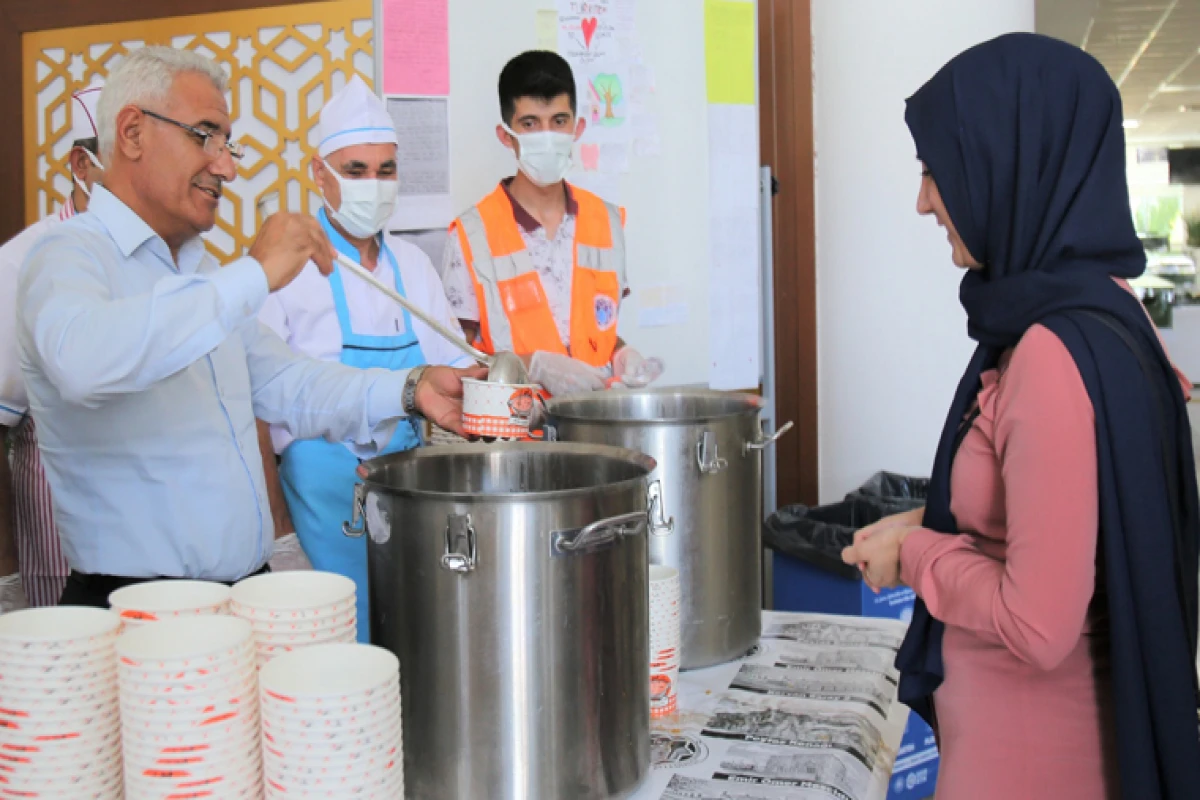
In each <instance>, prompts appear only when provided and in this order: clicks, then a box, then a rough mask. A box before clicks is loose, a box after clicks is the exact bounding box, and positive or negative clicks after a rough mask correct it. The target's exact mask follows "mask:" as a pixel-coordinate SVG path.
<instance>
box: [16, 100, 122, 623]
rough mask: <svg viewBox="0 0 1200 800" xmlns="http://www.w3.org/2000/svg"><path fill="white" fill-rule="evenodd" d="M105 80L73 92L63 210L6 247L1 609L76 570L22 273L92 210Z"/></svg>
mask: <svg viewBox="0 0 1200 800" xmlns="http://www.w3.org/2000/svg"><path fill="white" fill-rule="evenodd" d="M102 88H103V84H101V83H97V84H95V85H92V86H89V87H88V88H86V89H83V90H81V91H78V92H76V93H75V94H73V95H72V96H71V102H70V106H69V107H70V113H71V133H70V137H71V151H70V154H69V155H68V156H67V166H68V168H69V169H70V171H71V192H70V193H69V194H68V195H67V200H66V202H65V203H63V206H62V208H60V209H59V210H58V213H56V214H51V215H50V216H48V217H46V218H44V219H42V220H39V221H38V222H35V223H34V224H33V225H30V226H29V227H28V228H26V229H25V230H24V231H22V232H21V233H19V234H17V235H16V236H15V237H13V238H12V239H11V240H10V241H9V242H7V243H6V244H5V245H4V246H3V247H0V309H3V310H4V311H3V312H0V456H7V450H8V447H9V446H11V449H12V467H11V472H10V468H9V461H8V458H7V457H0V576H5V577H0V611H4V610H10V609H12V608H16V607H19V606H22V605H25V604H26V603H27V604H28V605H30V606H34V607H38V606H49V605H54V604H55V603H57V602H58V598H59V595H61V594H62V590H63V586H64V585H65V584H66V582H67V574H68V572H69V568H68V567H67V561H66V559H65V558H64V557H63V554H62V547H61V546H60V545H59V542H58V529H57V528H56V527H55V525H54V506H53V502H52V501H51V498H50V486H49V484H47V482H46V474H45V472H44V470H43V469H42V459H41V456H40V454H39V453H38V444H37V426H36V425H35V424H34V421H33V416H32V415H30V414H29V403H28V397H27V396H26V393H25V379H24V378H22V377H21V364H20V359H19V357H18V352H17V325H16V319H17V315H16V304H17V300H16V297H17V273H18V271H19V270H20V267H21V262H22V261H24V260H25V256H26V254H28V252H29V251H30V249H31V248H32V247H33V245H34V243H35V242H36V241H37V240H38V239H39V238H41V236H42V235H43V234H45V233H46V232H47V231H49V230H51V229H53V228H54V227H55V226H56V225H58V224H59V223H60V222H62V221H63V220H67V219H70V218H71V217H73V216H75V215H76V214H82V213H84V212H85V211H87V207H88V200H89V199H90V198H91V195H92V186H93V185H94V184H95V183H96V181H98V180H99V179H100V176H101V175H103V174H104V168H103V167H102V166H101V164H100V160H99V158H98V157H97V155H96V153H97V151H98V149H99V146H98V144H97V139H96V103H97V101H98V100H99V99H100V90H101V89H102Z"/></svg>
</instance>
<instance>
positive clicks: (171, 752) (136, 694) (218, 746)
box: [117, 615, 262, 798]
mask: <svg viewBox="0 0 1200 800" xmlns="http://www.w3.org/2000/svg"><path fill="white" fill-rule="evenodd" d="M252 637H253V633H252V630H251V627H250V623H248V622H246V621H245V620H243V619H238V618H237V617H233V616H223V615H203V616H189V617H181V618H175V619H168V620H160V621H158V622H156V623H154V624H152V625H146V626H143V627H140V628H135V629H133V630H128V631H126V632H125V633H124V634H123V635H122V636H121V638H120V639H119V640H118V642H117V655H118V663H117V670H118V685H119V687H120V697H121V713H122V737H123V741H124V765H125V782H126V793H127V797H129V798H135V797H136V798H141V797H145V798H150V797H155V798H164V797H178V798H193V797H195V798H199V797H205V798H208V797H222V798H224V797H230V798H237V797H242V796H256V795H255V792H258V793H261V791H262V756H261V749H260V748H261V743H260V727H259V709H258V707H257V704H256V702H255V698H256V696H257V693H258V683H257V671H256V669H255V664H254V646H253V638H252ZM181 754H183V755H181Z"/></svg>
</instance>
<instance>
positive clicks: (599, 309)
mask: <svg viewBox="0 0 1200 800" xmlns="http://www.w3.org/2000/svg"><path fill="white" fill-rule="evenodd" d="M571 193H572V196H573V197H574V198H575V201H576V203H577V204H578V206H579V214H578V216H577V217H576V218H575V247H574V251H575V263H574V269H573V272H572V275H571V328H570V331H571V334H570V336H571V353H570V355H571V356H572V357H573V358H577V359H579V360H580V361H583V362H585V363H587V364H590V365H591V366H593V367H602V366H604V365H606V364H608V363H609V362H610V361H611V360H612V356H613V350H614V349H615V348H616V345H617V308H618V306H619V305H620V302H621V287H622V286H624V285H625V232H624V224H625V210H624V209H622V208H618V207H617V206H614V205H611V204H610V203H606V202H604V201H603V200H601V199H600V198H599V197H597V196H596V195H594V194H592V193H591V192H585V191H584V190H582V189H577V188H575V187H574V186H572V187H571ZM450 232H451V233H452V234H454V233H457V234H458V241H459V244H461V245H462V253H463V261H464V262H465V263H466V265H467V270H468V271H469V272H470V273H471V282H472V283H473V284H474V286H475V296H476V298H477V299H478V300H479V340H478V341H477V342H476V345H477V346H478V347H479V349H481V350H483V351H484V352H486V353H495V352H497V351H504V350H509V351H512V352H514V353H516V354H518V355H527V354H529V353H533V352H534V351H537V350H548V351H550V352H552V353H560V354H562V355H567V348H566V346H565V345H564V343H563V341H562V337H561V336H559V333H558V327H557V326H556V325H555V324H554V315H553V314H551V312H550V302H549V301H548V300H547V298H546V292H545V289H544V288H543V286H542V279H541V278H540V277H539V276H538V274H537V271H536V270H535V269H534V268H533V262H532V261H531V260H530V258H529V253H528V252H527V251H526V249H525V242H524V240H522V238H521V231H520V229H519V228H518V226H517V221H516V218H515V217H514V216H513V207H512V202H511V201H510V200H509V199H508V193H507V192H505V191H504V187H503V186H498V187H497V188H496V191H494V192H492V193H491V194H490V195H488V196H487V197H485V198H483V200H481V201H480V202H479V204H478V205H477V206H475V207H474V208H472V209H471V210H470V211H468V212H467V213H465V214H463V215H462V216H461V217H459V218H458V219H456V220H455V221H454V223H453V224H451V226H450Z"/></svg>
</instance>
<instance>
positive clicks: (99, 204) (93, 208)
mask: <svg viewBox="0 0 1200 800" xmlns="http://www.w3.org/2000/svg"><path fill="white" fill-rule="evenodd" d="M88 211H90V212H91V213H92V214H93V215H94V216H95V217H96V218H97V219H99V220H100V224H101V225H103V226H104V228H105V230H107V231H108V235H109V236H111V237H112V239H113V241H114V242H116V244H117V248H118V249H119V250H120V251H121V254H122V255H123V256H125V258H129V257H130V256H132V255H133V253H134V251H136V250H137V249H138V248H139V247H141V246H142V245H144V244H146V243H147V242H153V241H157V242H159V243H160V244H161V245H162V250H163V254H164V255H165V257H166V259H167V260H168V261H170V248H168V247H167V243H166V242H164V241H163V240H162V238H161V237H160V236H159V235H158V234H157V233H155V232H154V229H153V228H151V227H150V226H149V225H148V224H146V221H145V220H143V219H142V218H141V217H139V216H138V215H137V213H136V212H135V211H134V210H133V209H132V208H130V207H129V206H127V205H125V203H124V202H122V201H121V200H120V199H119V198H118V197H117V196H116V195H114V194H113V193H112V192H110V191H108V190H107V189H105V188H104V187H103V186H101V185H100V184H96V185H95V188H94V189H93V190H92V199H91V202H89V203H88ZM204 253H205V249H204V241H203V240H202V239H201V238H200V237H199V236H196V237H193V238H192V239H190V240H188V241H187V242H185V243H184V244H183V246H182V247H181V248H179V260H178V264H177V265H174V266H176V268H177V269H178V270H179V271H180V272H183V273H189V272H195V271H196V268H197V267H198V266H199V265H200V262H201V260H203V258H204Z"/></svg>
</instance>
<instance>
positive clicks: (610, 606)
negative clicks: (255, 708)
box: [346, 443, 665, 800]
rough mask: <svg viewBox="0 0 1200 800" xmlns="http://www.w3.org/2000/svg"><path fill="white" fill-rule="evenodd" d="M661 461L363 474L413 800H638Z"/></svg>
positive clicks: (481, 450)
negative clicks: (653, 477) (629, 799)
mask: <svg viewBox="0 0 1200 800" xmlns="http://www.w3.org/2000/svg"><path fill="white" fill-rule="evenodd" d="M654 466H655V464H654V460H653V459H652V458H650V457H649V456H646V455H643V454H641V453H636V452H633V451H629V450H622V449H619V448H615V447H603V446H597V445H587V444H553V443H547V444H500V445H495V444H493V445H459V446H455V447H433V448H420V449H416V450H410V451H408V452H405V453H398V454H396V455H391V456H385V457H382V458H378V459H375V460H373V461H370V462H368V463H367V464H366V467H367V470H368V477H367V478H366V480H365V483H364V484H363V485H361V486H360V487H359V488H358V490H357V492H356V500H355V508H354V518H353V520H352V521H351V523H350V525H348V526H347V528H346V531H347V533H348V534H350V535H355V534H357V535H361V533H362V528H361V527H358V526H359V525H360V520H361V518H362V517H363V516H365V518H366V523H365V528H366V531H367V532H368V533H369V535H370V539H369V542H368V547H367V549H368V559H369V575H370V594H371V608H372V619H371V639H372V641H373V642H374V643H375V644H378V645H381V646H383V647H386V648H387V649H389V650H391V651H392V652H394V653H395V654H396V655H397V656H398V657H399V659H400V684H401V699H402V704H403V718H404V723H403V725H404V782H405V796H406V797H407V798H408V799H409V800H418V799H419V800H479V799H480V798H489V800H560V798H573V800H575V799H578V800H586V799H588V798H596V799H597V800H599V798H608V797H624V796H627V795H628V794H630V793H631V792H632V791H633V790H634V789H635V788H636V787H637V786H638V784H639V783H640V782H641V781H642V779H643V778H644V777H645V775H646V773H647V771H648V769H649V763H650V729H649V725H650V719H649V716H650V711H649V709H650V697H649V693H650V668H649V662H650V658H649V626H648V613H649V611H648V604H649V599H648V592H649V586H648V577H647V573H648V563H647V547H646V532H647V528H648V524H647V523H648V522H649V527H650V528H651V529H654V532H657V533H665V531H664V530H660V528H661V527H662V525H661V523H660V522H658V521H657V519H656V518H655V514H656V513H657V511H658V510H659V509H658V501H657V499H656V497H657V495H656V490H657V484H652V483H650V482H649V480H648V477H647V476H648V475H649V474H650V472H651V471H652V470H653V469H654Z"/></svg>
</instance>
